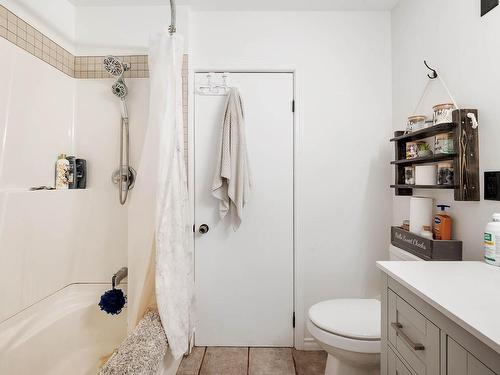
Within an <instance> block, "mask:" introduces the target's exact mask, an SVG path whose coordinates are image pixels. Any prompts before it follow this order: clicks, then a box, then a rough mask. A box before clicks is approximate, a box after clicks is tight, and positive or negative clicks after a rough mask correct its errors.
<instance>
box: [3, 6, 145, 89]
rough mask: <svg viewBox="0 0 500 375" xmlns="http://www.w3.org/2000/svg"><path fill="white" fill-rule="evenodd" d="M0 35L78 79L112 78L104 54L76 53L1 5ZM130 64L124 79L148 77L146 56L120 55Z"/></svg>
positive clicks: (120, 57) (121, 58)
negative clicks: (104, 60)
mask: <svg viewBox="0 0 500 375" xmlns="http://www.w3.org/2000/svg"><path fill="white" fill-rule="evenodd" d="M0 37H1V38H4V39H5V40H7V41H9V42H11V43H12V44H14V45H16V46H17V47H19V48H21V49H23V50H25V51H26V52H28V53H30V54H31V55H33V56H35V57H37V58H39V59H40V60H42V61H44V62H46V63H47V64H49V65H51V66H53V67H54V68H56V69H57V70H59V71H61V72H62V73H64V74H66V75H68V76H69V77H72V78H77V79H100V78H110V77H109V75H108V74H107V73H106V71H105V70H104V67H103V64H102V63H101V62H102V60H103V59H104V56H75V55H73V54H71V53H70V52H69V51H67V50H66V49H64V48H63V47H61V46H60V45H59V44H57V43H56V42H54V41H53V40H52V39H50V38H48V37H47V36H46V35H44V34H43V33H41V32H40V31H38V30H37V29H36V28H34V27H33V26H31V25H30V24H29V23H27V22H26V21H24V20H23V19H21V18H20V17H18V16H17V15H15V14H14V13H13V12H11V11H10V10H8V9H7V8H6V7H4V6H3V5H0ZM117 57H118V58H119V59H120V60H122V61H123V62H125V63H127V64H128V65H129V66H130V70H128V71H127V72H125V74H124V75H123V76H124V78H148V77H149V67H148V56H147V55H120V56H117Z"/></svg>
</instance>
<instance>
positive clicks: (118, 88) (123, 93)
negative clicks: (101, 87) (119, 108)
mask: <svg viewBox="0 0 500 375" xmlns="http://www.w3.org/2000/svg"><path fill="white" fill-rule="evenodd" d="M111 89H112V90H113V94H115V95H116V96H117V97H119V98H120V99H121V100H124V99H125V98H126V97H127V94H128V88H127V85H126V84H125V82H124V81H123V80H122V79H121V78H120V79H118V81H116V82H115V83H113V86H111Z"/></svg>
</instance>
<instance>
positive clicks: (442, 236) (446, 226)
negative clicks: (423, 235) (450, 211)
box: [434, 204, 452, 241]
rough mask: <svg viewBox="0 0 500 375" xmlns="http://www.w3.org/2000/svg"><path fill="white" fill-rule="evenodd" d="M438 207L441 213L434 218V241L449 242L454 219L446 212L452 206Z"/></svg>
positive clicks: (441, 205) (442, 205)
mask: <svg viewBox="0 0 500 375" xmlns="http://www.w3.org/2000/svg"><path fill="white" fill-rule="evenodd" d="M437 207H439V208H440V209H441V211H440V212H438V213H437V214H436V216H434V239H436V240H445V241H449V240H451V225H452V219H451V216H450V215H447V214H446V211H445V210H446V209H447V208H450V206H447V205H445V204H438V205H437Z"/></svg>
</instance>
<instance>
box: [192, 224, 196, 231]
mask: <svg viewBox="0 0 500 375" xmlns="http://www.w3.org/2000/svg"><path fill="white" fill-rule="evenodd" d="M195 232H196V226H195V224H193V233H195Z"/></svg>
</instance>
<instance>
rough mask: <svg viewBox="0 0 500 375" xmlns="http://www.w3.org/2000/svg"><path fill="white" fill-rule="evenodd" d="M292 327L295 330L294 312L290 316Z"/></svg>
mask: <svg viewBox="0 0 500 375" xmlns="http://www.w3.org/2000/svg"><path fill="white" fill-rule="evenodd" d="M292 327H293V328H295V312H294V313H293V316H292Z"/></svg>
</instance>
